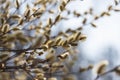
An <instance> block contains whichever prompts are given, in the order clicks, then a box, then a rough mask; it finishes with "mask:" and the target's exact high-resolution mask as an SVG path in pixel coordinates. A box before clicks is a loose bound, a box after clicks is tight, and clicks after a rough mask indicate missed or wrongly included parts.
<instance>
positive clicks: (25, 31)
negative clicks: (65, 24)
mask: <svg viewBox="0 0 120 80" xmlns="http://www.w3.org/2000/svg"><path fill="white" fill-rule="evenodd" d="M72 1H74V0H35V1H32V0H31V1H29V0H23V1H22V0H21V1H20V0H13V1H12V0H1V1H0V16H1V17H0V71H1V73H0V75H1V76H2V77H0V78H1V80H27V79H28V80H30V79H31V80H46V79H48V80H57V79H63V80H74V79H75V76H74V75H76V74H79V73H82V72H85V71H88V70H91V69H92V68H93V70H95V72H96V74H97V75H98V76H97V77H96V79H95V80H97V79H98V78H99V77H101V76H103V75H105V74H107V73H109V72H113V71H115V72H116V73H120V69H119V66H117V67H115V68H114V69H112V70H109V71H105V70H104V68H105V66H106V65H107V61H104V62H102V63H100V64H99V65H98V66H97V68H96V66H95V67H93V65H91V64H90V65H89V66H88V67H86V68H79V70H78V72H74V70H72V66H74V63H75V62H76V60H77V59H78V57H77V55H78V54H77V53H78V50H77V48H76V47H77V45H78V43H79V41H83V40H85V39H86V36H85V35H84V34H82V27H84V26H85V25H91V26H92V27H96V24H94V21H96V20H98V19H99V18H103V17H104V16H110V12H111V11H115V12H118V11H120V10H119V9H116V6H118V5H119V2H118V1H116V0H115V1H114V2H115V5H110V6H109V7H108V9H107V11H104V12H102V13H100V15H97V16H95V15H94V14H93V8H90V9H89V10H88V11H85V12H84V13H83V14H81V13H78V12H77V11H73V12H71V11H70V10H68V9H67V8H66V6H67V5H69V3H70V2H72ZM12 3H14V5H13V4H12ZM63 13H66V14H67V15H70V14H73V15H74V17H77V18H79V17H81V18H83V19H82V20H81V23H82V25H81V26H80V27H78V28H76V29H74V30H73V29H68V30H66V31H60V32H58V33H56V34H55V35H52V34H53V32H54V31H53V30H52V29H53V27H56V26H58V25H59V24H60V22H61V21H64V20H68V19H69V18H68V17H67V16H64V15H63ZM87 15H90V16H92V17H93V20H92V21H90V22H87V20H88V19H87V18H86V17H85V16H87ZM11 73H12V74H11Z"/></svg>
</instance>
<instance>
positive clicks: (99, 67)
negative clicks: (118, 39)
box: [93, 60, 108, 75]
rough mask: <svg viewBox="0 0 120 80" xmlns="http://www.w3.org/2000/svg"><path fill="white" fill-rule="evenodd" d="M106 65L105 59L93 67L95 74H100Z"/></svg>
mask: <svg viewBox="0 0 120 80" xmlns="http://www.w3.org/2000/svg"><path fill="white" fill-rule="evenodd" d="M107 65H108V61H107V60H104V61H101V62H99V63H98V64H96V65H95V66H94V67H93V72H94V73H95V74H97V75H100V74H102V73H104V72H105V68H106V66H107Z"/></svg>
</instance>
